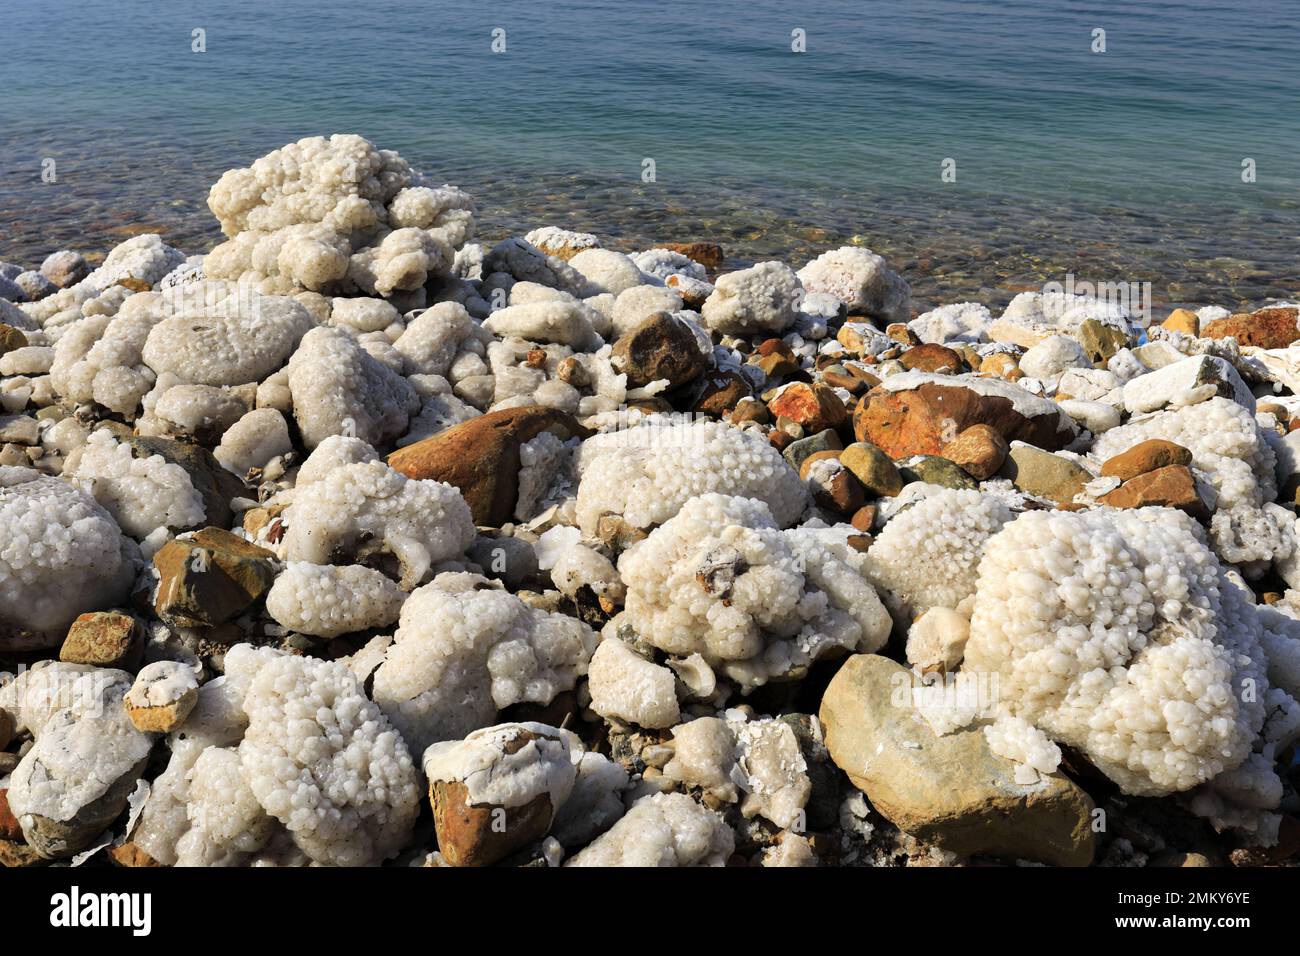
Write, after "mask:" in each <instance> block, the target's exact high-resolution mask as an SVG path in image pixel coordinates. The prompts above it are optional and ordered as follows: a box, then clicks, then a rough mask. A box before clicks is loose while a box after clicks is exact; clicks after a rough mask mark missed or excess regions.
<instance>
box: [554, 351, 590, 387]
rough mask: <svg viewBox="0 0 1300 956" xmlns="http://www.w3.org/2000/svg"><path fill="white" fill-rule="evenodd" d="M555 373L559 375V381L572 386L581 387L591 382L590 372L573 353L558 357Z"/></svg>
mask: <svg viewBox="0 0 1300 956" xmlns="http://www.w3.org/2000/svg"><path fill="white" fill-rule="evenodd" d="M555 374H556V375H558V376H559V378H560V381H561V382H565V383H566V384H568V385H572V386H573V387H574V388H583V387H585V386H587V385H590V384H591V373H590V372H588V371H587V366H585V365H583V364H582V363H581V362H579V361H578V359H577V357H576V356H573V355H570V356H569V357H568V358H562V359H560V361H559V364H558V365H556V366H555Z"/></svg>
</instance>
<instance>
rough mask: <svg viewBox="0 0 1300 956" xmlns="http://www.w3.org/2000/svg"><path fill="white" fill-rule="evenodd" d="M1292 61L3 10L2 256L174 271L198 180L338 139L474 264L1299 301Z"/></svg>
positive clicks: (911, 0)
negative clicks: (559, 257)
mask: <svg viewBox="0 0 1300 956" xmlns="http://www.w3.org/2000/svg"><path fill="white" fill-rule="evenodd" d="M196 27H201V28H203V29H205V30H206V33H207V36H206V41H207V52H205V53H194V52H191V31H192V30H193V29H194V28H196ZM496 28H501V29H504V30H505V31H506V32H505V36H506V52H504V53H501V54H494V53H493V52H492V50H491V42H492V31H493V30H494V29H496ZM796 28H799V29H802V30H804V31H806V34H807V52H806V53H802V54H797V53H794V52H791V48H790V46H791V31H792V30H794V29H796ZM1095 28H1102V29H1104V30H1105V31H1106V47H1107V50H1106V52H1105V53H1093V52H1091V49H1090V47H1091V45H1092V43H1093V36H1092V33H1093V30H1094V29H1095ZM1297 50H1300V4H1297V3H1296V2H1295V0H1253V2H1252V3H1251V4H1249V7H1247V6H1246V5H1242V4H1232V3H1222V2H1210V0H1180V2H1149V3H1144V4H1142V5H1141V8H1140V9H1137V8H1128V7H1124V8H1119V7H1118V5H1114V4H1110V3H1097V2H1068V0H1033V2H1028V0H1001V2H997V3H992V2H989V3H986V2H970V0H968V2H961V0H877V2H849V0H822V2H812V3H807V4H800V5H795V4H791V3H789V2H775V0H750V2H745V3H729V2H724V3H715V4H702V3H684V2H674V0H662V2H657V3H638V2H630V0H621V2H620V0H585V2H545V3H543V2H531V3H522V2H493V3H487V2H481V0H480V2H464V0H448V2H426V3H421V2H413V0H408V2H398V0H368V2H357V0H351V2H343V0H278V2H275V3H253V2H247V0H245V2H236V0H191V2H186V0H170V2H167V3H159V2H157V0H115V2H112V3H90V2H74V0H4V2H3V4H0V259H8V260H16V261H32V260H35V259H36V258H38V257H39V256H41V255H43V254H45V253H47V252H49V251H52V250H53V249H54V248H58V247H60V246H68V245H70V246H73V247H75V248H80V249H82V250H83V251H86V252H97V251H98V252H102V251H104V250H105V249H107V248H108V247H111V245H112V244H113V243H114V242H116V241H120V239H121V238H122V237H123V236H124V235H129V234H130V233H131V232H133V231H135V232H138V231H142V230H144V229H153V228H161V229H164V230H165V231H166V232H167V234H168V235H169V236H170V237H171V238H172V239H173V241H176V242H180V243H181V244H182V245H184V246H186V247H187V248H188V249H189V250H190V251H203V250H204V249H205V248H206V247H207V246H208V245H209V244H210V243H211V242H213V241H215V239H216V238H217V233H216V229H215V223H214V222H213V221H212V218H211V216H210V214H208V212H207V210H206V208H205V205H204V200H205V198H206V191H207V187H208V186H209V185H210V184H211V182H213V181H215V179H216V178H217V176H218V175H219V174H220V173H221V172H222V171H223V170H224V169H226V168H229V167H231V166H235V165H244V164H246V163H248V162H249V161H251V160H252V159H254V158H256V157H257V156H258V155H261V154H262V153H264V152H266V151H267V150H269V149H271V148H274V147H276V146H278V145H281V144H283V143H285V142H288V141H290V140H293V139H297V138H299V137H301V136H304V135H312V134H317V133H331V132H337V131H349V132H359V133H362V134H363V135H365V136H367V137H369V138H370V139H372V140H373V141H374V142H376V143H377V144H379V145H381V146H384V147H387V148H392V149H396V150H398V151H399V152H401V153H402V155H403V156H405V157H406V158H408V159H409V160H411V162H412V163H413V164H414V165H416V166H417V167H418V168H421V169H423V170H424V171H425V172H426V173H429V174H431V175H433V176H436V177H438V178H441V179H446V180H449V181H452V182H456V183H459V184H460V185H462V186H464V187H466V188H468V189H470V190H471V192H473V194H474V195H475V197H476V199H477V201H478V204H479V206H480V209H481V212H482V220H483V231H484V233H485V235H487V236H488V237H494V236H497V235H504V234H506V233H507V232H509V231H513V230H516V229H520V228H527V227H530V226H533V225H539V224H545V223H554V224H558V225H565V226H569V227H579V228H584V229H588V230H590V231H594V232H597V233H600V234H602V235H603V236H606V237H608V238H609V239H610V240H611V242H613V243H614V244H616V245H617V244H619V243H620V242H621V243H622V244H625V245H629V246H631V245H637V244H640V243H643V242H648V241H654V240H655V239H661V240H662V239H697V238H699V239H709V238H717V239H721V240H722V241H723V242H724V243H725V244H726V245H727V247H728V250H729V253H730V255H731V257H732V258H733V259H734V260H735V261H748V260H752V259H753V258H756V257H759V256H768V255H777V256H782V257H785V258H791V259H797V258H800V257H801V256H804V255H807V254H811V253H815V252H818V251H820V250H821V249H823V248H825V247H826V246H828V245H833V244H838V243H839V242H843V241H857V242H863V243H865V244H867V245H870V246H872V247H873V248H878V249H882V250H884V251H886V252H887V253H889V254H890V255H891V258H893V259H895V260H897V261H899V262H900V264H902V265H903V266H904V267H905V268H907V269H908V270H910V272H911V273H912V274H911V275H909V278H910V279H911V280H912V281H913V284H914V286H916V287H917V288H918V289H919V290H920V292H921V294H922V297H923V298H924V297H926V296H929V297H930V298H932V299H947V298H953V297H957V296H962V297H979V296H981V295H983V296H985V297H990V296H996V295H1000V294H1003V293H1005V292H1006V291H1007V290H1008V289H1010V288H1012V287H1016V286H1018V285H1023V284H1032V283H1034V282H1036V281H1041V280H1042V279H1044V278H1058V279H1059V278H1060V276H1061V274H1062V273H1063V272H1065V271H1073V272H1075V273H1078V274H1084V273H1090V275H1089V277H1097V278H1130V279H1148V280H1152V279H1154V280H1155V283H1156V295H1157V297H1159V298H1161V299H1163V300H1164V301H1169V302H1177V301H1223V302H1224V304H1234V303H1236V302H1240V301H1254V300H1262V299H1264V298H1266V297H1269V296H1282V295H1288V294H1295V292H1296V291H1298V290H1300V267H1298V266H1297V263H1296V259H1297V257H1296V255H1295V248H1296V240H1297V237H1298V236H1300V190H1298V189H1297V187H1298V186H1300V151H1298V150H1297V147H1298V146H1300V82H1298V81H1297V76H1296V70H1295V62H1296V54H1297ZM47 157H50V158H54V159H55V160H56V163H57V167H58V173H59V177H58V182H57V183H55V184H49V183H42V182H41V181H40V163H41V160H42V159H43V158H47ZM1247 157H1249V158H1251V159H1253V160H1254V161H1255V166H1256V169H1257V181H1256V182H1254V183H1251V184H1247V183H1243V182H1242V179H1241V171H1242V167H1241V164H1242V161H1243V159H1245V158H1247ZM646 158H650V159H653V160H654V163H655V167H656V174H657V181H656V182H654V183H651V184H646V183H643V182H642V180H641V173H642V164H643V160H645V159H646ZM945 159H952V160H955V162H956V170H957V178H956V182H955V183H945V182H942V181H941V178H940V171H941V163H942V162H943V161H944V160H945Z"/></svg>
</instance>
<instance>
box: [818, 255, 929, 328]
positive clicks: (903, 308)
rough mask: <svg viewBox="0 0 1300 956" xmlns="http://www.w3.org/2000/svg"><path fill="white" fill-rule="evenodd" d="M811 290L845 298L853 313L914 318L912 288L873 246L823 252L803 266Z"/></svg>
mask: <svg viewBox="0 0 1300 956" xmlns="http://www.w3.org/2000/svg"><path fill="white" fill-rule="evenodd" d="M799 281H800V282H801V283H802V284H803V287H804V289H805V290H806V291H808V292H827V293H830V294H831V295H833V296H835V297H836V298H838V299H840V300H841V301H842V302H844V304H845V305H847V306H848V309H849V313H850V314H851V315H865V316H868V317H870V318H873V319H877V320H879V321H881V322H907V321H909V320H910V319H911V318H912V290H911V289H910V288H909V287H908V284H907V282H906V281H905V280H904V279H903V277H902V276H900V275H899V274H898V273H896V272H894V271H893V270H892V269H890V268H889V266H888V265H886V263H885V259H884V257H883V256H878V255H876V254H875V253H874V252H872V251H871V250H870V249H863V248H862V247H860V246H842V247H840V248H839V249H835V250H832V251H831V252H825V253H822V254H821V255H820V256H818V257H817V258H816V259H814V260H812V262H810V263H808V264H807V265H806V266H804V267H803V268H802V269H800V270H799Z"/></svg>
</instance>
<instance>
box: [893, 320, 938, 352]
mask: <svg viewBox="0 0 1300 956" xmlns="http://www.w3.org/2000/svg"><path fill="white" fill-rule="evenodd" d="M885 335H886V336H888V337H889V338H891V339H893V340H894V341H895V342H897V343H899V344H900V345H916V346H919V345H920V344H921V340H920V338H918V337H917V334H916V333H915V332H913V331H912V330H911V329H910V328H908V325H907V323H906V322H890V323H889V324H888V325H886V326H885ZM939 347H940V348H943V346H942V345H941V346H939Z"/></svg>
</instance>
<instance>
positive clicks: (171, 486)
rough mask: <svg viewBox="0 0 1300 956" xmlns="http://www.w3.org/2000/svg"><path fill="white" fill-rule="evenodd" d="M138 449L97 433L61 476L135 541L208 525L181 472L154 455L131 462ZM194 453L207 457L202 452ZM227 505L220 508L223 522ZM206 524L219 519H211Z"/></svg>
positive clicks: (185, 474) (197, 497)
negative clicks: (157, 533) (161, 532)
mask: <svg viewBox="0 0 1300 956" xmlns="http://www.w3.org/2000/svg"><path fill="white" fill-rule="evenodd" d="M138 447H139V446H138V445H135V444H133V443H131V442H127V441H119V440H118V439H117V438H116V437H115V436H114V435H113V433H112V432H111V431H109V430H108V429H99V430H98V431H95V432H93V433H92V434H91V435H90V437H89V438H87V439H86V441H85V443H84V444H83V445H82V446H81V447H80V448H78V449H77V450H76V451H74V452H73V454H72V455H70V456H69V458H68V461H67V462H66V464H65V466H64V474H65V475H66V476H67V477H69V478H75V479H76V480H77V483H78V484H79V485H80V486H81V488H82V489H83V490H85V491H87V492H89V493H90V494H91V495H92V496H93V497H94V498H95V500H96V501H98V502H99V503H100V504H101V505H102V506H103V507H104V508H106V509H107V510H108V513H109V514H111V515H112V516H113V518H114V520H116V521H117V523H118V525H119V526H121V528H122V530H123V531H125V532H126V533H127V534H129V535H131V536H132V537H133V538H136V539H137V540H142V539H144V538H145V537H147V536H148V535H150V534H152V533H153V532H154V531H155V530H156V529H158V528H167V529H171V530H177V531H180V530H184V529H186V528H193V527H195V526H197V525H201V524H203V523H204V522H205V521H206V520H209V516H208V512H207V509H206V507H205V502H204V497H203V495H202V494H200V493H199V491H198V490H197V489H196V488H195V487H194V483H193V481H191V479H190V475H189V473H188V472H187V471H186V469H185V468H183V467H182V466H181V465H178V464H176V463H174V462H171V461H168V460H167V459H166V458H164V457H163V456H162V455H159V454H152V455H141V456H140V457H136V455H135V452H136V450H137V448H138ZM142 450H144V449H142ZM198 452H201V453H202V454H203V455H208V453H207V452H206V451H203V450H202V449H198ZM209 457H210V456H209ZM241 490H242V489H241ZM228 500H229V499H227V501H226V502H223V504H225V506H226V510H225V517H226V520H229V514H230V508H229V504H228V503H227V502H228ZM212 520H213V523H218V522H221V520H222V519H221V517H218V516H213V519H212Z"/></svg>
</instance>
